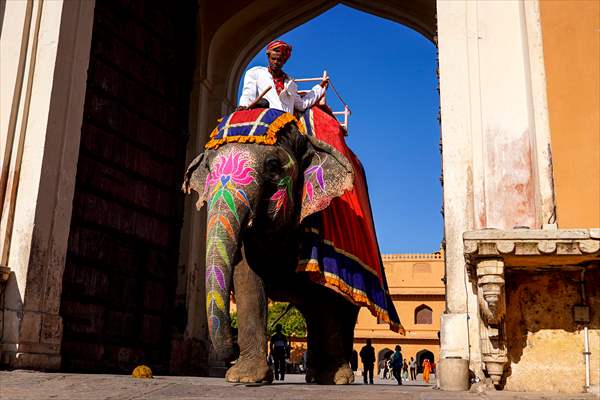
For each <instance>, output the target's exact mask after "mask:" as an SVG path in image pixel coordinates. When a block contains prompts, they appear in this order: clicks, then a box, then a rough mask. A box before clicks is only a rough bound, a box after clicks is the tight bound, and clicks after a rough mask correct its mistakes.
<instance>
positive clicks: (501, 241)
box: [463, 229, 600, 386]
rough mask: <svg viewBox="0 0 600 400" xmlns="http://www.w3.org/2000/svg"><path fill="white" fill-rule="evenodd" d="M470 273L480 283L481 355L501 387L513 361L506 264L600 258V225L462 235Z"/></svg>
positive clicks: (534, 265) (565, 264) (552, 264)
mask: <svg viewBox="0 0 600 400" xmlns="http://www.w3.org/2000/svg"><path fill="white" fill-rule="evenodd" d="M463 239H464V246H465V247H464V248H465V260H466V262H467V264H468V267H469V268H468V271H469V277H470V279H471V281H472V282H473V283H474V284H475V285H476V287H477V298H478V302H479V313H480V316H481V318H480V344H481V357H482V361H483V363H484V364H485V369H486V371H487V373H488V375H489V376H490V378H491V379H492V381H493V383H494V384H495V385H496V386H498V385H499V384H500V382H501V381H502V377H503V375H504V370H505V367H506V365H507V364H508V362H509V359H508V355H507V343H506V335H505V326H504V320H505V313H506V312H507V311H506V300H505V286H504V283H505V276H504V273H505V271H506V270H507V269H511V268H512V269H521V270H527V271H536V270H546V269H572V268H581V266H582V265H585V264H587V263H591V262H598V261H600V229H565V230H559V229H543V230H542V229H540V230H530V229H511V230H499V229H483V230H479V231H470V232H465V233H464V235H463Z"/></svg>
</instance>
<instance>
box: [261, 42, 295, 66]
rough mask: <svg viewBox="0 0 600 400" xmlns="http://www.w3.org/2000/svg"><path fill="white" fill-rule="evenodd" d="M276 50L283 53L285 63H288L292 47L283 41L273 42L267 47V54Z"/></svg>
mask: <svg viewBox="0 0 600 400" xmlns="http://www.w3.org/2000/svg"><path fill="white" fill-rule="evenodd" d="M275 49H279V51H281V55H282V56H283V61H284V62H285V61H287V60H288V59H289V58H290V56H291V55H292V46H290V45H289V44H287V43H286V42H283V41H281V40H273V41H272V42H271V43H269V44H268V45H267V53H269V52H270V51H271V50H275Z"/></svg>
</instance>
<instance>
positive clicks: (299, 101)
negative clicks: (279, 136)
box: [290, 78, 329, 111]
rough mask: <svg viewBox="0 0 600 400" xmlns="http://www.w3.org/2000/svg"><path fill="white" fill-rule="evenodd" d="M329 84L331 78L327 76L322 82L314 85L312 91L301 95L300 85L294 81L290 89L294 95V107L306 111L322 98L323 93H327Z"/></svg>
mask: <svg viewBox="0 0 600 400" xmlns="http://www.w3.org/2000/svg"><path fill="white" fill-rule="evenodd" d="M328 84H329V79H328V78H327V79H325V80H323V82H321V83H320V84H318V85H315V86H313V88H312V89H311V90H310V92H308V93H306V94H305V95H304V96H303V97H300V95H299V94H298V86H297V85H296V83H295V82H293V83H292V85H294V86H293V87H292V88H290V89H291V92H292V93H293V96H294V108H295V109H296V110H298V111H304V110H306V109H307V108H310V107H312V106H313V105H314V104H315V103H316V102H317V101H318V100H319V99H320V98H321V95H322V94H323V93H325V90H326V89H327V85H328Z"/></svg>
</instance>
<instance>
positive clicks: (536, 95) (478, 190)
mask: <svg viewBox="0 0 600 400" xmlns="http://www.w3.org/2000/svg"><path fill="white" fill-rule="evenodd" d="M240 3H241V4H239V5H240V7H232V6H230V5H228V6H227V7H225V6H221V5H218V4H213V3H211V4H210V5H204V7H203V8H201V10H200V16H201V18H200V26H204V28H203V29H201V32H200V35H199V40H198V43H197V54H198V59H197V70H196V73H195V87H194V96H193V101H192V103H193V104H195V107H194V108H193V109H192V111H191V117H190V121H191V127H190V128H191V133H192V134H191V139H190V143H189V146H188V159H192V158H193V157H194V156H195V155H196V154H197V153H198V152H199V151H200V149H201V148H202V146H203V144H204V143H205V142H206V140H207V135H208V132H209V129H210V128H211V126H212V125H213V122H214V121H215V120H216V118H217V117H218V116H220V115H221V114H223V113H226V112H227V111H229V110H231V109H232V107H233V106H234V103H235V98H236V92H237V85H238V82H239V79H240V76H241V74H242V72H243V70H244V67H245V66H246V64H247V63H248V61H249V60H250V58H251V57H252V56H253V55H254V54H255V53H256V52H257V51H258V49H260V48H261V47H262V46H264V45H265V44H266V43H267V42H268V40H270V39H272V38H274V37H276V36H277V35H280V34H282V33H283V32H286V31H288V30H290V29H293V28H294V27H296V26H298V25H299V24H301V23H303V22H305V21H307V20H309V19H311V18H313V17H315V16H317V15H318V14H320V13H322V12H323V11H325V10H327V9H329V8H331V7H333V6H334V5H336V4H338V3H343V4H346V5H348V6H351V7H355V8H357V9H359V10H363V11H366V12H370V13H373V14H376V15H378V16H380V17H384V18H388V19H391V20H393V21H396V22H399V23H402V24H405V25H407V26H409V27H412V28H413V29H415V30H417V31H418V32H420V33H422V34H423V35H425V36H426V37H427V38H429V39H430V40H433V41H435V42H436V43H437V44H438V54H439V75H440V101H441V125H442V142H443V146H442V147H441V152H442V165H443V173H442V178H441V179H442V182H443V197H444V200H443V213H444V221H445V222H444V225H445V227H444V232H445V243H444V244H445V265H446V274H445V282H446V311H445V313H444V314H443V315H442V326H441V343H440V344H441V354H440V356H441V359H442V360H443V359H444V358H446V357H460V358H464V359H468V360H469V361H470V368H471V369H472V370H473V371H474V372H475V374H476V375H478V376H480V377H483V372H482V370H481V350H480V340H479V339H480V338H479V334H480V330H479V314H478V303H477V298H476V294H475V290H474V288H472V287H469V286H468V285H465V282H466V281H467V280H468V278H467V272H466V271H467V270H466V267H465V261H464V245H463V241H462V234H463V232H465V231H468V230H472V229H481V228H486V227H494V228H500V229H507V228H512V227H514V226H517V225H527V226H531V227H539V226H541V225H542V223H543V222H545V221H547V220H549V218H550V217H551V215H552V213H553V209H554V200H553V196H552V175H551V161H550V154H549V152H548V149H549V130H548V126H547V109H546V103H545V86H544V85H545V83H544V77H543V73H540V71H543V58H542V54H541V31H540V28H539V10H538V5H537V2H471V1H468V0H464V1H461V0H458V1H453V2H446V1H438V0H420V1H413V2H396V1H373V2H366V1H342V2H338V1H333V0H314V1H308V2H302V3H301V4H296V3H294V2H291V1H287V0H277V1H270V2H269V1H266V0H255V1H244V2H240ZM202 15H204V19H202ZM207 15H211V16H212V17H215V16H216V17H218V18H212V17H211V19H210V20H209V19H208V18H207V17H206V16H207ZM436 17H437V19H436ZM458 21H460V22H458ZM484 28H485V29H484ZM486 37H487V38H490V39H493V40H485V38H486ZM500 66H504V67H500ZM506 66H510V68H505V67H506ZM500 139H501V141H502V143H500V142H499V140H500ZM484 149H485V150H484ZM507 154H510V158H508V159H507V158H506V157H505V156H506V155H507ZM498 160H502V162H503V163H504V167H503V168H502V169H498V168H497V166H496V163H497V162H498ZM486 171H487V172H486ZM502 171H510V173H505V172H502ZM489 172H494V173H497V175H493V176H489V175H486V174H487V173H489ZM484 176H486V179H483V177H484ZM507 210H508V211H507ZM203 229H204V224H203V222H202V218H201V216H200V214H199V213H197V212H196V211H195V210H194V206H193V201H192V200H188V202H187V204H186V211H185V218H184V226H183V233H182V237H183V240H182V242H181V246H180V249H181V251H180V254H181V258H180V265H182V266H183V268H187V272H186V274H187V276H188V278H189V279H188V284H187V288H188V294H187V298H188V304H189V307H188V317H189V320H188V321H189V322H188V328H187V334H188V336H189V337H196V338H201V339H204V338H205V337H206V336H205V329H206V322H205V321H204V320H203V317H202V316H201V315H199V314H198V313H197V312H196V310H197V309H203V306H204V298H203V297H204V296H202V295H201V293H202V292H203V280H202V279H201V276H202V275H201V274H200V273H198V271H197V267H198V266H202V265H203V254H204V248H203V243H202V241H201V240H200V239H199V238H201V237H202V234H199V232H202V231H203ZM440 368H442V366H440Z"/></svg>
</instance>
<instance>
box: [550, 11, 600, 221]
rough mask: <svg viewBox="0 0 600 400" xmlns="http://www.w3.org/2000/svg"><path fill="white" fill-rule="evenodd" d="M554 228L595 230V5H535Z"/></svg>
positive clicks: (598, 15) (598, 215)
mask: <svg viewBox="0 0 600 400" xmlns="http://www.w3.org/2000/svg"><path fill="white" fill-rule="evenodd" d="M540 12H541V21H542V35H543V36H542V38H543V44H544V59H545V65H546V78H547V89H548V108H549V112H550V129H551V136H552V156H553V164H554V182H555V188H556V202H557V214H558V224H559V227H561V228H576V227H577V228H591V227H598V226H600V33H599V32H600V2H598V1H589V0H569V1H564V0H542V1H540Z"/></svg>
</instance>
